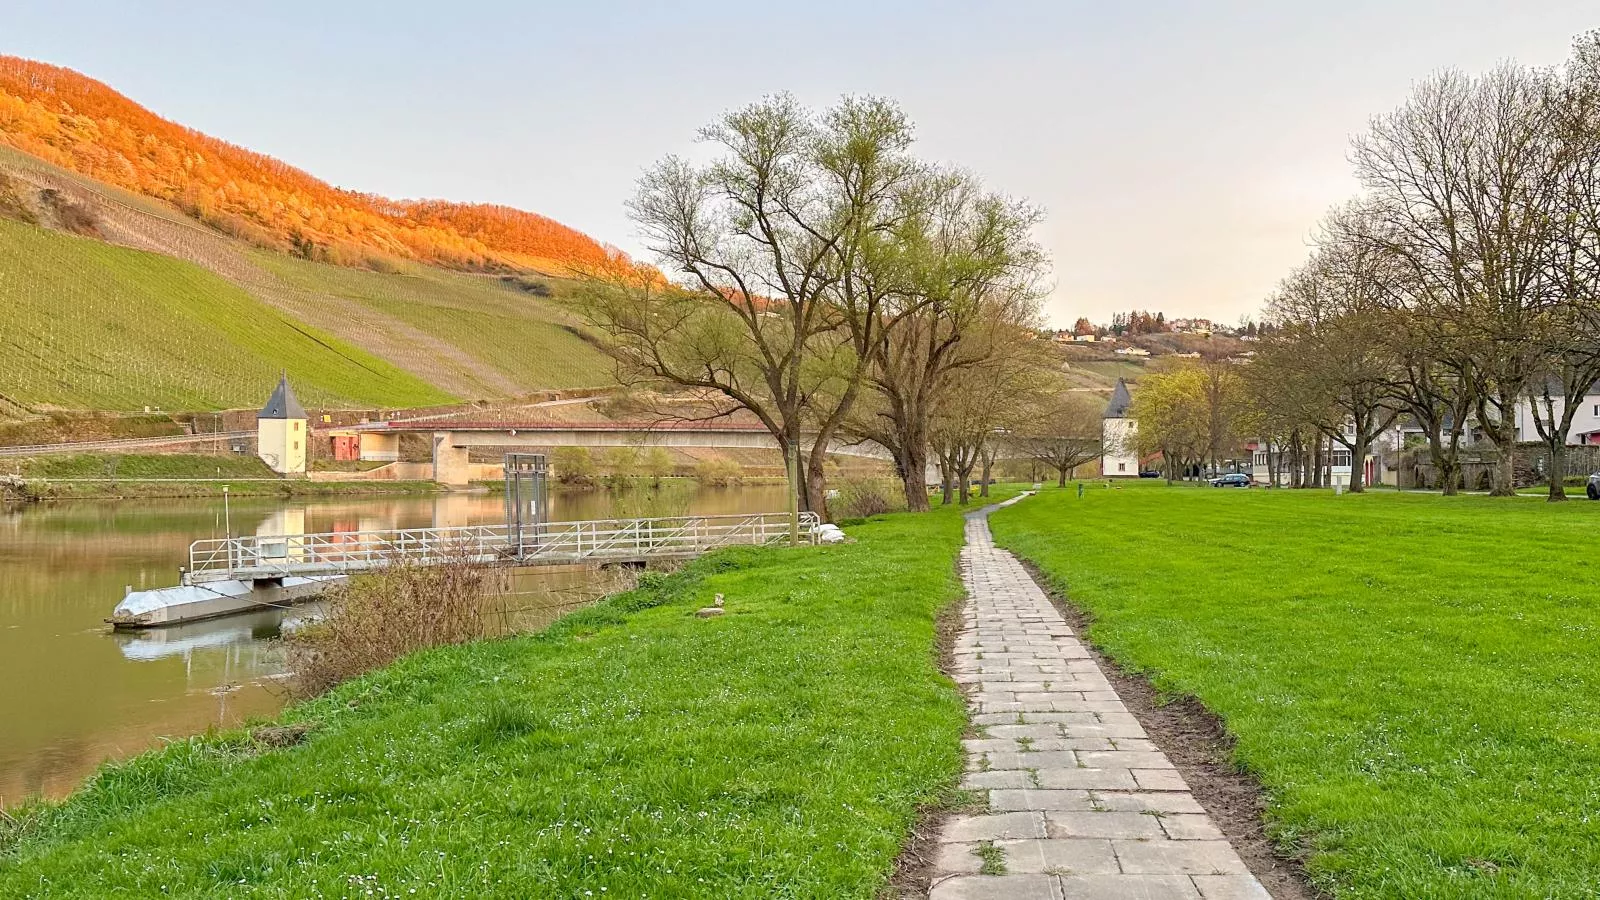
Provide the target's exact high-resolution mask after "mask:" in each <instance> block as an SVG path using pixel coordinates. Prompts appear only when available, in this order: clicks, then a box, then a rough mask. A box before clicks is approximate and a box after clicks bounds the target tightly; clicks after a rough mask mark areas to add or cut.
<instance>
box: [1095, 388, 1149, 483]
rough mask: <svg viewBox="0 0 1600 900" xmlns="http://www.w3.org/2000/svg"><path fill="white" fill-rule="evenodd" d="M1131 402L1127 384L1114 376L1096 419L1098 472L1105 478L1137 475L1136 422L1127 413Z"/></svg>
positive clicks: (1137, 427) (1137, 438)
mask: <svg viewBox="0 0 1600 900" xmlns="http://www.w3.org/2000/svg"><path fill="white" fill-rule="evenodd" d="M1132 405H1133V397H1131V396H1130V395H1129V394H1128V383H1127V382H1126V381H1123V380H1122V379H1121V378H1118V379H1117V386H1116V388H1115V389H1113V390H1112V392H1111V402H1110V403H1107V404H1106V411H1105V414H1104V415H1103V416H1101V418H1100V474H1101V475H1104V476H1106V477H1108V478H1138V477H1139V423H1138V422H1137V421H1135V420H1134V419H1133V418H1132V417H1131V416H1130V415H1129V414H1128V413H1129V407H1130V406H1132Z"/></svg>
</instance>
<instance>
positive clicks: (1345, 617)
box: [993, 484, 1600, 898]
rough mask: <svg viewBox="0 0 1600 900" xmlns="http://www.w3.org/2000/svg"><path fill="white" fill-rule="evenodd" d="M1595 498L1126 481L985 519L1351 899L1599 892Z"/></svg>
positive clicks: (1598, 507) (1274, 827)
mask: <svg viewBox="0 0 1600 900" xmlns="http://www.w3.org/2000/svg"><path fill="white" fill-rule="evenodd" d="M1597 526H1600V504H1591V503H1587V502H1583V501H1575V502H1571V503H1567V504H1554V505H1553V504H1544V503H1537V502H1533V501H1530V500H1526V499H1507V500H1491V499H1488V498H1482V497H1460V498H1442V497H1434V496H1408V495H1397V494H1393V493H1382V494H1370V495H1366V496H1361V495H1345V496H1342V497H1334V496H1332V495H1331V494H1328V493H1323V492H1317V493H1311V492H1290V491H1217V490H1210V489H1205V488H1193V487H1175V488H1167V487H1163V486H1157V485H1143V484H1140V485H1129V486H1126V487H1119V488H1118V489H1115V490H1108V489H1105V488H1102V487H1095V488H1093V489H1091V490H1089V491H1088V492H1087V493H1086V495H1085V496H1084V497H1083V498H1082V499H1079V498H1077V497H1076V496H1075V495H1074V494H1073V493H1072V492H1070V491H1062V492H1048V493H1046V494H1045V495H1043V496H1041V497H1038V498H1035V499H1032V500H1029V501H1027V502H1025V503H1022V504H1020V505H1018V506H1015V507H1012V508H1010V509H1007V510H1003V511H1001V512H999V513H997V514H996V515H995V516H994V517H993V527H994V530H995V534H996V538H997V540H998V541H999V543H1000V544H1002V545H1003V546H1006V547H1008V548H1010V549H1012V550H1014V551H1015V552H1017V553H1018V554H1019V555H1021V556H1023V557H1025V558H1027V559H1030V560H1033V561H1034V562H1036V563H1037V564H1038V565H1039V566H1040V567H1041V568H1042V569H1043V570H1044V571H1046V572H1047V573H1048V574H1049V576H1050V577H1051V578H1052V580H1053V581H1054V582H1055V584H1056V585H1057V586H1058V587H1060V588H1063V589H1064V591H1065V593H1066V594H1067V595H1068V596H1069V598H1070V599H1071V600H1072V601H1073V602H1074V603H1075V604H1077V605H1078V606H1080V607H1081V608H1083V609H1085V610H1087V611H1088V612H1089V613H1090V614H1091V615H1092V616H1093V617H1094V625H1093V627H1092V629H1091V630H1090V637H1091V638H1092V639H1093V641H1094V642H1095V643H1096V644H1098V645H1099V646H1101V647H1102V648H1103V649H1105V650H1106V651H1107V652H1108V653H1109V654H1110V655H1111V656H1112V657H1114V658H1115V659H1116V660H1117V661H1119V662H1120V663H1121V664H1123V665H1124V666H1127V667H1130V668H1132V669H1135V670H1138V671H1141V672H1144V673H1146V674H1148V675H1149V676H1151V677H1152V678H1153V680H1154V682H1155V683H1156V685H1157V686H1158V687H1159V688H1161V689H1162V690H1164V691H1166V692H1169V693H1171V694H1174V695H1193V696H1194V697H1197V698H1199V700H1201V701H1202V702H1203V703H1204V704H1205V705H1206V706H1207V707H1208V708H1210V709H1211V710H1212V711H1214V712H1215V713H1217V714H1218V715H1219V716H1221V718H1222V719H1223V721H1224V723H1225V724H1226V727H1227V729H1228V731H1229V732H1231V733H1232V734H1234V735H1236V736H1237V738H1238V744H1237V747H1236V749H1235V751H1234V752H1235V758H1236V760H1237V762H1238V764H1239V765H1241V766H1243V767H1245V768H1246V769H1247V770H1249V771H1251V772H1253V773H1255V774H1256V775H1257V776H1258V777H1259V778H1260V780H1261V781H1262V783H1263V784H1264V785H1265V786H1266V789H1267V791H1268V792H1269V796H1270V802H1271V812H1270V823H1269V827H1270V829H1271V831H1272V833H1273V834H1274V836H1275V837H1276V838H1277V839H1278V840H1279V841H1281V842H1282V843H1283V845H1284V846H1286V847H1290V848H1300V849H1303V850H1305V851H1307V852H1308V853H1309V866H1310V872H1311V874H1312V876H1313V878H1314V879H1315V880H1316V882H1317V883H1319V884H1321V885H1323V886H1325V887H1327V888H1329V889H1331V890H1332V891H1333V892H1334V894H1335V895H1336V896H1338V897H1340V898H1350V897H1357V898H1377V897H1383V898H1421V897H1427V898H1486V897H1595V896H1600V652H1597V648H1600V643H1597V641H1600V569H1597V563H1596V560H1595V541H1594V535H1595V534H1596V529H1597Z"/></svg>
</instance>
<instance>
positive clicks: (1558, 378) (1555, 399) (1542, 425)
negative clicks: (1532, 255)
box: [1527, 33, 1600, 501]
mask: <svg viewBox="0 0 1600 900" xmlns="http://www.w3.org/2000/svg"><path fill="white" fill-rule="evenodd" d="M1577 51H1578V52H1577V54H1576V56H1575V57H1574V59H1573V61H1572V62H1571V63H1570V64H1569V67H1568V70H1567V72H1566V73H1564V75H1555V74H1552V76H1551V82H1550V85H1549V95H1548V99H1547V104H1548V108H1549V110H1550V116H1549V119H1548V125H1549V129H1550V136H1549V140H1550V141H1551V142H1552V143H1553V144H1554V151H1553V154H1554V156H1555V158H1556V160H1557V162H1558V163H1559V169H1558V176H1559V184H1558V190H1557V194H1556V204H1555V218H1554V222H1553V231H1554V234H1553V240H1552V241H1551V242H1550V244H1549V246H1548V247H1547V248H1546V252H1547V253H1548V254H1549V257H1548V259H1549V266H1548V273H1549V278H1550V281H1551V286H1552V289H1553V292H1554V297H1553V298H1552V301H1551V302H1550V303H1549V304H1547V306H1546V308H1545V313H1544V318H1543V320H1542V321H1541V322H1540V323H1539V327H1538V328H1537V329H1536V330H1535V332H1534V335H1533V339H1534V340H1535V341H1536V342H1537V343H1539V344H1540V345H1541V346H1540V350H1541V351H1542V353H1541V357H1542V364H1541V366H1540V370H1539V371H1538V372H1537V373H1536V375H1535V377H1534V378H1533V379H1532V380H1531V381H1530V382H1529V384H1528V387H1527V399H1528V406H1529V412H1530V415H1529V418H1530V419H1532V421H1533V428H1534V432H1535V433H1536V434H1537V435H1538V437H1539V440H1540V442H1541V443H1543V444H1544V446H1545V449H1546V451H1547V452H1548V453H1549V461H1550V471H1549V473H1548V474H1549V495H1548V496H1549V499H1550V500H1552V501H1561V500H1565V499H1566V488H1565V484H1564V481H1565V478H1566V474H1567V467H1566V445H1567V438H1568V435H1569V433H1570V432H1571V431H1572V422H1573V418H1574V416H1575V415H1576V414H1577V412H1578V410H1579V408H1580V407H1581V406H1582V404H1583V402H1584V398H1585V397H1586V396H1588V395H1589V393H1590V392H1591V391H1592V389H1593V388H1594V386H1595V382H1596V381H1597V380H1600V33H1594V34H1591V35H1589V36H1587V38H1585V39H1583V40H1580V41H1579V43H1578V48H1577Z"/></svg>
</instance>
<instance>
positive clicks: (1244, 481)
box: [1211, 472, 1250, 488]
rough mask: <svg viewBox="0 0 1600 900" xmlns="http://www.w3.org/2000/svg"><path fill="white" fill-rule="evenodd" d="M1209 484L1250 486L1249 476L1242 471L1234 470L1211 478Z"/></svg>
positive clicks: (1213, 485)
mask: <svg viewBox="0 0 1600 900" xmlns="http://www.w3.org/2000/svg"><path fill="white" fill-rule="evenodd" d="M1211 486H1212V487H1240V488H1247V487H1249V486H1250V476H1249V475H1246V474H1244V473H1243V472H1234V473H1232V474H1229V475H1221V476H1218V477H1216V478H1213V479H1211Z"/></svg>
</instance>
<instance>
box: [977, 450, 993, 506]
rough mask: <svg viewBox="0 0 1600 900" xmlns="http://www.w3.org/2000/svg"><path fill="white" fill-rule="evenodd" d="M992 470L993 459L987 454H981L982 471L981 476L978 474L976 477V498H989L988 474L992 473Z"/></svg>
mask: <svg viewBox="0 0 1600 900" xmlns="http://www.w3.org/2000/svg"><path fill="white" fill-rule="evenodd" d="M993 469H994V457H992V456H990V455H989V454H987V453H985V454H983V469H982V472H981V474H979V476H978V496H979V497H987V496H989V474H990V472H992V471H993Z"/></svg>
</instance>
